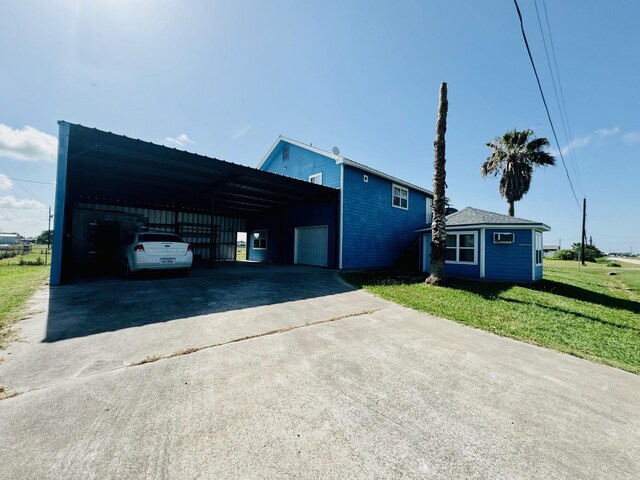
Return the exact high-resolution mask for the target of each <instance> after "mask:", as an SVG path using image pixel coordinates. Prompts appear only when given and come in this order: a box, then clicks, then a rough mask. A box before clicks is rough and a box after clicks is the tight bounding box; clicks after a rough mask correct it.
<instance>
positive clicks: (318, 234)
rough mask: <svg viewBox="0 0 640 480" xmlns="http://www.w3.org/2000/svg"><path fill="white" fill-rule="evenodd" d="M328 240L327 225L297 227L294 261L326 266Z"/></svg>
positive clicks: (302, 263)
mask: <svg viewBox="0 0 640 480" xmlns="http://www.w3.org/2000/svg"><path fill="white" fill-rule="evenodd" d="M328 240H329V233H328V228H327V226H326V225H323V226H319V227H299V228H296V230H295V239H294V254H293V255H294V259H293V263H298V264H301V265H317V266H319V267H326V266H327V245H328Z"/></svg>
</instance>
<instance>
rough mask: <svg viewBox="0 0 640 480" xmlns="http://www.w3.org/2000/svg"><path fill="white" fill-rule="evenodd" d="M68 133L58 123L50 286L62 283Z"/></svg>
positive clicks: (66, 124) (67, 125) (65, 126)
mask: <svg viewBox="0 0 640 480" xmlns="http://www.w3.org/2000/svg"><path fill="white" fill-rule="evenodd" d="M69 131H70V126H69V124H68V123H67V122H58V170H57V172H56V203H55V207H54V213H55V216H54V217H53V238H52V240H51V243H52V248H53V251H52V252H51V274H50V279H49V284H50V285H51V286H54V285H60V284H61V283H62V265H63V261H62V260H63V258H62V256H63V250H64V249H63V243H64V240H65V238H64V233H65V232H64V228H65V225H64V223H65V218H66V217H67V211H66V205H65V199H66V198H65V197H66V189H67V161H68V158H67V157H68V154H69Z"/></svg>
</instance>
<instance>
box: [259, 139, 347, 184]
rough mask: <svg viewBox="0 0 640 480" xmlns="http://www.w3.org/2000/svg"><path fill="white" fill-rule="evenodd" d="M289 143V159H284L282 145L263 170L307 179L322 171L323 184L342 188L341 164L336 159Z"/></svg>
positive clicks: (273, 153) (274, 152)
mask: <svg viewBox="0 0 640 480" xmlns="http://www.w3.org/2000/svg"><path fill="white" fill-rule="evenodd" d="M287 145H289V160H286V161H285V160H282V147H283V146H284V145H281V146H280V147H279V148H277V149H276V150H274V151H273V152H272V153H271V155H270V156H269V158H268V159H267V161H266V162H265V163H264V165H263V166H262V170H266V171H268V172H273V173H279V174H280V175H285V176H287V177H293V178H298V179H300V180H307V181H308V180H309V176H310V175H314V174H316V173H322V184H323V185H326V186H329V187H333V188H340V166H339V165H337V164H336V162H335V160H332V159H331V158H328V157H325V156H324V155H320V154H319V153H315V152H311V151H309V150H307V149H305V148H301V147H298V146H297V145H290V144H287Z"/></svg>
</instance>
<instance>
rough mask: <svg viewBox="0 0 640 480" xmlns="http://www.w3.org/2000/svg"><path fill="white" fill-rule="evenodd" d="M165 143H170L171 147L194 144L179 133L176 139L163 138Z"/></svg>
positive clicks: (183, 134) (185, 135)
mask: <svg viewBox="0 0 640 480" xmlns="http://www.w3.org/2000/svg"><path fill="white" fill-rule="evenodd" d="M165 141H166V142H167V143H171V144H173V145H178V146H179V147H184V146H185V145H188V144H190V143H194V141H193V140H191V139H190V138H189V137H188V136H187V134H186V133H181V134H180V135H178V136H177V137H175V138H173V137H167V138H165Z"/></svg>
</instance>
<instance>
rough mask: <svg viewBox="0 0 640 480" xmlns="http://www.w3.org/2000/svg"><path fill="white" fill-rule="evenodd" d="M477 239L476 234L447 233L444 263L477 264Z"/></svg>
mask: <svg viewBox="0 0 640 480" xmlns="http://www.w3.org/2000/svg"><path fill="white" fill-rule="evenodd" d="M477 250H478V239H477V232H469V233H449V234H447V242H446V252H445V262H446V263H467V264H472V265H475V264H477V263H478V261H477V259H478V255H477Z"/></svg>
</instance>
